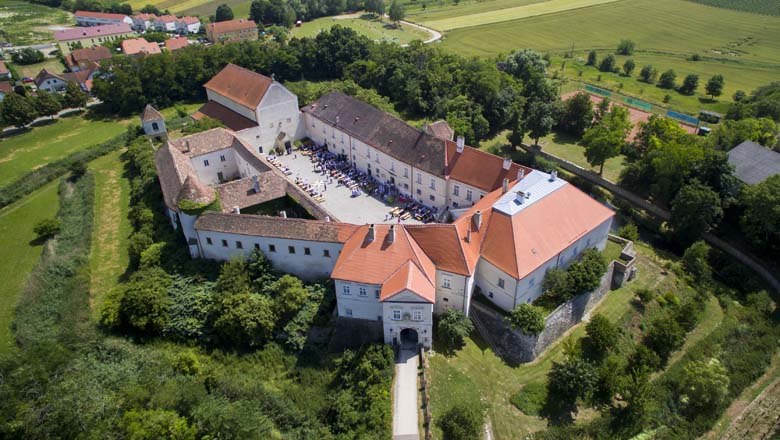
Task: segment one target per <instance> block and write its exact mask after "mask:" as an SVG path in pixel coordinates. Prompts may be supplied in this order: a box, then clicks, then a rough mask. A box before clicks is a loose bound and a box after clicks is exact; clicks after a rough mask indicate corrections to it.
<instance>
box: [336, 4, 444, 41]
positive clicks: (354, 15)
mask: <svg viewBox="0 0 780 440" xmlns="http://www.w3.org/2000/svg"><path fill="white" fill-rule="evenodd" d="M363 14H366V12H365V11H360V12H353V13H351V14H342V15H335V16H333V18H334V19H336V20H346V19H350V18H360V17H362V16H363ZM383 17H385V18H388V17H389V16H388V15H387V14H385V15H384V16H383ZM401 24H403V25H406V26H411V27H413V28H417V29H420V30H421V31H425V32H428V33H429V34H430V35H431V37H430V38H428V39H427V40H425V41H423V43H424V44H428V43H433V42H434V41H439V40H441V37H442V34H441V32H439V31H437V30H436V29H431V28H429V27H425V26H422V25H419V24H417V23H412V22H410V21H404V20H401ZM402 46H408V44H403V45H402Z"/></svg>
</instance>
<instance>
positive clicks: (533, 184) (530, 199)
mask: <svg viewBox="0 0 780 440" xmlns="http://www.w3.org/2000/svg"><path fill="white" fill-rule="evenodd" d="M564 185H566V181H565V180H563V179H561V178H560V177H555V178H553V177H552V176H551V175H550V174H547V173H544V172H541V171H538V170H534V172H533V173H530V174H528V175H527V176H525V178H523V179H522V180H521V181H520V182H518V183H516V184H515V185H514V186H512V187H511V188H509V190H508V191H507V192H506V194H504V195H502V196H501V197H500V198H499V199H498V200H497V201H496V203H494V204H493V208H494V209H495V210H497V211H500V212H503V213H504V214H506V215H509V216H512V215H515V214H517V213H518V212H520V211H522V210H523V209H525V208H527V207H529V206H531V205H533V204H534V203H536V202H538V201H539V200H542V199H543V198H545V197H546V196H547V195H548V194H550V193H552V192H553V191H555V190H557V189H559V188H561V187H563V186H564ZM518 193H522V203H521V202H520V198H521V196H520V194H518Z"/></svg>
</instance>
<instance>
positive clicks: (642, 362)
mask: <svg viewBox="0 0 780 440" xmlns="http://www.w3.org/2000/svg"><path fill="white" fill-rule="evenodd" d="M628 368H629V370H633V371H636V372H637V373H639V374H642V373H650V372H653V371H656V370H658V369H659V368H661V358H659V357H658V355H657V354H656V353H655V352H654V351H653V350H651V349H649V348H647V346H645V345H642V344H637V346H636V350H634V352H633V353H632V354H631V356H629V358H628Z"/></svg>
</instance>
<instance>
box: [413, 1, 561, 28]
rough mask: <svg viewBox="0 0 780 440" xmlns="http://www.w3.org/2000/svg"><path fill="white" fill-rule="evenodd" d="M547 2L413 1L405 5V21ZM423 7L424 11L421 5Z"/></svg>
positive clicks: (423, 20)
mask: <svg viewBox="0 0 780 440" xmlns="http://www.w3.org/2000/svg"><path fill="white" fill-rule="evenodd" d="M546 1H547V0H482V1H479V0H472V1H461V2H459V3H458V4H454V3H452V1H451V0H450V1H448V2H444V1H440V2H436V3H428V2H422V3H421V2H419V1H415V2H414V3H411V2H409V3H406V12H407V13H406V19H407V20H409V21H414V22H418V23H419V22H425V21H435V20H443V19H445V18H452V17H460V16H463V15H471V14H479V13H482V12H489V11H498V10H503V9H507V8H516V7H518V6H523V5H530V4H533V3H543V2H546ZM423 4H424V5H425V9H423V8H422V5H423Z"/></svg>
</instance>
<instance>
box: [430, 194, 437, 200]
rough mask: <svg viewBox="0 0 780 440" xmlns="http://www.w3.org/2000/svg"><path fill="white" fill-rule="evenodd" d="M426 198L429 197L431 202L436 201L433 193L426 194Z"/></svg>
mask: <svg viewBox="0 0 780 440" xmlns="http://www.w3.org/2000/svg"><path fill="white" fill-rule="evenodd" d="M428 198H429V199H431V202H435V201H436V196H434V195H433V194H431V195H430V196H428Z"/></svg>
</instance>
